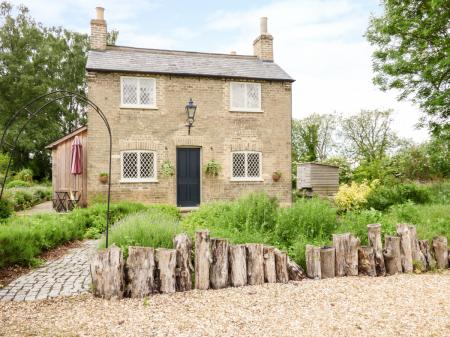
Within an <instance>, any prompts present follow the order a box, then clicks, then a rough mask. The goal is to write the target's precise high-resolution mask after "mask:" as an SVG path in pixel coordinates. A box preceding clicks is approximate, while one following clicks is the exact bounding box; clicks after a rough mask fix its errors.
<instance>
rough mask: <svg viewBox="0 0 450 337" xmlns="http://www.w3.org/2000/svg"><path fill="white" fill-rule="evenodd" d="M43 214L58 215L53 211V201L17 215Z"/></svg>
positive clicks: (19, 212)
mask: <svg viewBox="0 0 450 337" xmlns="http://www.w3.org/2000/svg"><path fill="white" fill-rule="evenodd" d="M42 213H56V212H55V210H54V209H53V202H52V201H45V202H43V203H40V204H37V205H35V206H33V207H31V208H29V209H26V210H23V211H18V212H16V214H17V215H34V214H42Z"/></svg>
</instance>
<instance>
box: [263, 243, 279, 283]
mask: <svg viewBox="0 0 450 337" xmlns="http://www.w3.org/2000/svg"><path fill="white" fill-rule="evenodd" d="M274 249H275V248H274V247H268V246H264V251H263V252H264V281H265V282H267V283H275V282H277V273H276V269H275V254H274Z"/></svg>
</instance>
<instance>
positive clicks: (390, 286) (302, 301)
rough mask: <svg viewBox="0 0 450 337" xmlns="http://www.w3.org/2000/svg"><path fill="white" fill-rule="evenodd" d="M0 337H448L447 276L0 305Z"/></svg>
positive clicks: (352, 279)
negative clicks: (133, 297)
mask: <svg viewBox="0 0 450 337" xmlns="http://www.w3.org/2000/svg"><path fill="white" fill-rule="evenodd" d="M0 317H1V321H0V336H24V335H26V336H396V337H398V336H436V337H443V336H450V272H449V271H447V272H445V273H429V274H423V275H397V276H391V277H385V278H367V277H347V278H335V279H328V280H321V281H303V282H297V283H289V284H270V285H267V284H266V285H264V286H252V287H243V288H228V289H223V290H210V291H191V292H187V293H176V294H172V295H155V296H152V297H150V298H149V299H148V300H142V299H141V300H131V299H127V300H122V301H105V300H101V299H96V298H93V297H92V296H91V295H81V296H78V297H69V298H58V299H53V300H44V301H36V302H29V303H24V302H19V303H15V302H0Z"/></svg>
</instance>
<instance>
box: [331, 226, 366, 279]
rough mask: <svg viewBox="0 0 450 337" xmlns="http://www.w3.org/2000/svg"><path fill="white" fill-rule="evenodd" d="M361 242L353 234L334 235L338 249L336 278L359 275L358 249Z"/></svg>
mask: <svg viewBox="0 0 450 337" xmlns="http://www.w3.org/2000/svg"><path fill="white" fill-rule="evenodd" d="M359 246H360V241H359V239H358V238H357V237H355V236H354V235H353V234H351V233H344V234H333V247H334V248H336V266H335V268H336V276H356V275H358V247H359Z"/></svg>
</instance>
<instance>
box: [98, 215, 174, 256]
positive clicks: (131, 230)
mask: <svg viewBox="0 0 450 337" xmlns="http://www.w3.org/2000/svg"><path fill="white" fill-rule="evenodd" d="M179 232H180V226H179V218H178V217H177V216H173V215H171V214H168V213H166V212H164V211H163V210H161V209H157V208H151V209H149V210H147V211H144V212H140V213H136V214H132V215H128V216H127V217H125V218H124V219H122V220H121V221H119V222H117V223H116V224H115V225H114V226H113V227H112V228H111V231H110V234H109V243H110V244H115V245H117V246H118V247H120V248H122V251H123V252H124V254H125V256H126V255H127V253H128V246H144V247H155V248H159V247H162V248H172V247H173V242H172V239H173V236H174V235H176V234H177V233H179ZM100 247H105V240H104V239H102V241H101V243H100Z"/></svg>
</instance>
